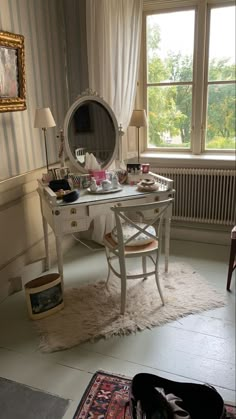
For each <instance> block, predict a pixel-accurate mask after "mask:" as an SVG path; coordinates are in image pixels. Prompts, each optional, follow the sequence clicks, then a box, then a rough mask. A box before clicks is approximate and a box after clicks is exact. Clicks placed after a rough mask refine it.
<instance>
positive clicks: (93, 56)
mask: <svg viewBox="0 0 236 419" xmlns="http://www.w3.org/2000/svg"><path fill="white" fill-rule="evenodd" d="M142 5H143V1H142V0H86V26H87V52H88V72H89V87H90V88H92V89H93V90H95V91H97V92H98V93H99V94H100V95H101V96H103V98H104V99H105V100H106V101H107V103H108V104H109V105H110V106H111V108H112V109H113V111H114V113H115V115H116V118H117V121H118V124H122V127H123V130H124V131H126V129H127V127H128V125H129V121H130V118H131V113H132V110H133V107H134V100H135V94H136V87H137V78H138V65H139V55H140V43H141V28H142Z"/></svg>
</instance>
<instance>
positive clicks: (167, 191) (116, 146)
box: [38, 89, 174, 279]
mask: <svg viewBox="0 0 236 419" xmlns="http://www.w3.org/2000/svg"><path fill="white" fill-rule="evenodd" d="M120 135H121V130H120V129H119V128H118V123H117V120H116V117H115V115H114V113H113V111H112V109H111V108H110V107H109V105H108V104H107V103H106V102H105V101H104V100H103V99H102V98H101V97H100V96H99V95H98V94H97V93H96V92H91V90H89V89H88V90H87V91H86V92H85V93H83V94H82V95H81V96H79V97H78V99H77V100H76V101H75V102H74V103H73V104H72V106H71V107H70V108H69V110H68V112H67V115H66V117H65V123H64V137H65V148H66V151H67V155H68V157H69V159H70V161H71V163H72V164H73V166H74V167H77V171H78V173H87V169H86V167H85V161H84V157H85V153H86V152H87V153H93V155H94V156H96V159H97V160H98V162H99V164H100V167H101V169H107V168H108V167H110V165H111V163H112V162H113V161H114V160H115V159H117V160H118V159H119V152H120V144H121V142H120ZM78 150H82V155H81V153H80V154H79V159H78ZM83 153H84V155H83ZM151 175H152V176H153V177H155V178H156V182H158V186H159V188H158V190H156V191H152V192H140V191H138V190H137V186H136V185H133V186H131V185H129V184H124V185H122V189H121V190H120V191H118V192H116V193H106V194H91V193H89V192H88V191H87V189H80V196H79V198H78V199H77V200H76V201H74V202H72V203H65V202H64V201H62V200H58V199H57V196H56V194H55V193H54V192H53V191H52V189H51V188H49V187H48V186H46V185H45V184H43V182H42V181H41V180H39V181H38V193H39V197H40V204H41V212H42V219H43V230H44V240H45V250H46V266H45V268H46V270H48V269H49V268H50V258H49V243H48V225H49V226H50V227H51V228H52V230H53V233H54V235H55V240H56V251H57V260H58V270H59V273H60V276H61V279H63V254H62V240H63V236H64V235H66V234H73V233H77V232H80V231H85V230H88V228H89V226H90V224H91V222H92V220H93V218H94V217H97V216H99V215H104V214H106V213H108V212H109V211H110V208H111V206H114V205H126V204H132V205H135V204H136V203H137V204H138V205H140V204H142V203H148V202H153V201H155V200H159V199H167V198H168V197H169V196H173V194H174V190H173V181H172V180H170V179H166V178H164V177H162V176H159V175H156V174H151ZM171 211H172V208H171V207H170V209H169V212H168V213H167V215H166V218H165V271H167V270H168V256H169V242H170V220H171Z"/></svg>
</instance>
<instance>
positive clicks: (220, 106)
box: [206, 83, 236, 150]
mask: <svg viewBox="0 0 236 419" xmlns="http://www.w3.org/2000/svg"><path fill="white" fill-rule="evenodd" d="M235 93H236V91H235V84H233V83H232V84H224V85H222V84H215V85H214V84H212V85H210V86H209V87H208V112H207V113H208V119H207V138H206V148H207V149H223V150H227V149H228V150H229V149H233V150H235V149H236V142H235V126H236V125H235V124H236V121H235Z"/></svg>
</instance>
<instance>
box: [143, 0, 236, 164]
mask: <svg viewBox="0 0 236 419" xmlns="http://www.w3.org/2000/svg"><path fill="white" fill-rule="evenodd" d="M233 5H235V3H234V2H233V1H228V0H227V1H226V0H210V1H206V0H204V1H202V0H190V1H186V0H166V1H156V2H153V1H152V0H144V11H143V33H142V46H143V48H142V49H143V57H142V56H141V61H142V64H143V68H142V70H141V72H142V74H143V77H142V85H143V95H141V96H143V104H144V108H145V109H147V90H148V86H149V85H150V84H152V83H148V81H147V49H146V39H147V34H146V21H147V16H149V15H153V14H158V13H168V12H175V11H176V12H178V11H188V10H193V11H194V12H195V29H194V51H193V82H192V130H191V146H190V149H184V148H181V149H179V148H171V149H170V148H169V147H157V148H151V147H148V139H147V131H146V132H145V135H144V143H143V145H144V150H145V152H146V153H158V154H165V153H171V154H173V155H175V154H176V156H177V155H180V154H182V155H189V154H190V155H208V154H209V155H210V154H211V155H212V154H215V155H218V156H219V155H222V154H224V155H229V156H230V155H231V156H232V154H234V153H235V151H234V150H222V149H220V150H217V149H214V150H210V149H206V148H205V132H206V120H207V98H208V85H209V84H211V83H208V62H209V60H208V58H209V39H210V12H211V9H213V8H216V7H218V8H219V7H225V6H233ZM200 23H201V24H200ZM232 82H235V80H234V81H231V82H230V83H232ZM171 85H172V84H170V86H171ZM196 109H199V111H198V112H196Z"/></svg>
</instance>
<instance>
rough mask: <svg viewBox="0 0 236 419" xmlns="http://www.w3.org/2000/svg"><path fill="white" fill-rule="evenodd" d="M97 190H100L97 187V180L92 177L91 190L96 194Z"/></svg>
mask: <svg viewBox="0 0 236 419" xmlns="http://www.w3.org/2000/svg"><path fill="white" fill-rule="evenodd" d="M97 188H98V185H97V182H96V179H95V178H94V177H92V178H91V183H90V190H91V191H92V192H96V190H97Z"/></svg>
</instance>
